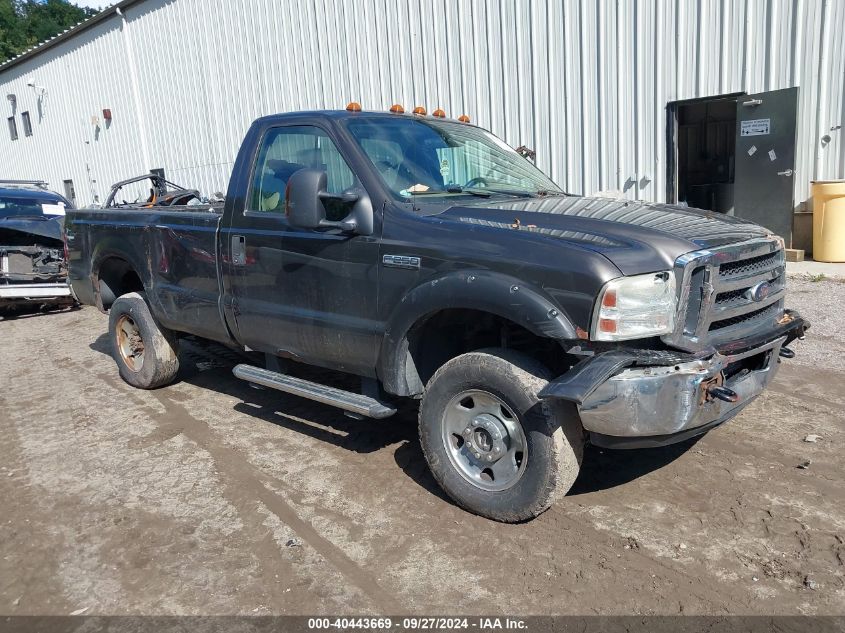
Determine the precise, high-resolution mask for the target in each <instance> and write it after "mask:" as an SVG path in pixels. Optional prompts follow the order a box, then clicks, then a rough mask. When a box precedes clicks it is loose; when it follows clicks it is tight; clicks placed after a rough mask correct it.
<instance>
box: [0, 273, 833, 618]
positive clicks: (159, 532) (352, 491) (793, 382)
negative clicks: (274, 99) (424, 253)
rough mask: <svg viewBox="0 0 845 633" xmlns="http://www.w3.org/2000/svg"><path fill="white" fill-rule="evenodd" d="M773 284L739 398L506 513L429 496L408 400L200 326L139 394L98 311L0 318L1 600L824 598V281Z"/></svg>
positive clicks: (809, 605)
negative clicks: (319, 382)
mask: <svg viewBox="0 0 845 633" xmlns="http://www.w3.org/2000/svg"><path fill="white" fill-rule="evenodd" d="M790 303H791V305H792V306H793V307H795V308H798V309H799V310H800V311H801V312H802V313H803V314H804V315H805V316H807V317H808V318H809V319H810V320H811V321H812V322H813V328H812V329H811V330H810V332H809V334H808V336H807V340H806V341H804V342H796V343H795V345H794V349H795V350H796V352H797V354H798V355H797V357H796V358H795V359H794V360H793V361H785V362H784V363H783V364H782V366H781V371H780V373H779V374H778V377H777V378H776V380H775V381H774V383H773V385H772V386H771V388H770V389H769V390H768V391H767V392H766V393H765V394H763V395H762V396H761V397H760V398H758V399H757V400H756V401H754V402H753V403H752V404H750V405H749V406H748V407H747V408H746V409H745V410H744V411H743V412H742V413H741V414H740V415H739V416H737V418H735V419H734V420H733V421H731V422H730V423H729V424H727V425H725V426H723V427H721V428H719V429H716V430H715V431H712V432H711V433H709V434H707V435H706V436H705V437H703V438H701V439H699V440H696V441H690V442H686V443H684V444H680V445H676V446H673V447H668V448H664V449H654V450H640V451H625V452H623V451H603V450H597V449H594V448H588V450H587V453H586V459H585V464H584V467H583V469H582V472H581V476H580V477H579V479H578V481H577V482H576V484H575V487H574V489H573V491H572V493H571V494H570V495H569V496H568V497H567V498H566V499H564V500H563V502H562V503H560V504H559V505H557V506H555V507H554V508H552V509H551V510H549V511H548V512H547V513H545V514H543V515H542V516H540V517H539V518H538V519H536V520H534V521H531V522H529V523H525V524H521V525H502V524H497V523H493V522H490V521H486V520H484V519H480V518H478V517H475V516H472V515H469V514H467V513H465V512H463V511H461V510H460V509H458V508H456V507H455V506H454V505H453V504H452V503H450V502H449V501H448V499H446V498H444V496H443V495H442V494H441V493H440V491H439V490H438V489H437V487H436V485H435V484H434V481H433V480H432V478H431V476H430V475H429V474H428V472H427V470H426V467H425V464H424V462H423V458H422V455H421V453H420V448H419V444H418V441H417V439H416V431H415V428H414V423H415V416H416V409H415V406H414V405H413V404H412V403H411V404H407V405H406V406H404V407H403V408H402V409H401V411H400V413H399V414H398V415H397V416H396V417H395V418H392V419H390V420H386V421H380V422H376V421H364V422H356V421H353V420H350V419H349V418H346V417H344V416H343V415H341V414H340V413H338V412H337V411H336V410H333V409H331V408H328V407H324V406H321V405H317V404H314V403H311V402H308V401H304V400H301V399H298V398H295V397H289V396H285V395H282V394H277V393H275V392H268V391H256V390H254V389H251V388H249V386H247V385H246V384H244V383H243V382H241V381H238V380H236V379H235V378H233V377H232V375H231V371H230V370H231V366H232V364H233V363H234V362H235V360H236V359H235V357H234V356H233V355H232V354H231V353H228V352H221V351H220V350H219V349H217V348H213V347H209V346H207V345H198V344H188V345H185V346H184V348H183V351H182V353H181V362H182V367H183V368H182V370H181V372H180V377H179V380H178V381H177V382H176V383H175V384H173V385H171V386H168V387H166V388H163V389H159V390H155V391H138V390H134V389H132V388H130V387H129V386H128V385H126V384H124V383H123V382H122V381H121V380H120V379H119V378H118V375H117V370H116V368H115V366H114V363H113V361H112V359H111V358H110V357H109V355H108V340H107V337H106V336H105V334H104V332H105V327H106V319H105V317H104V316H103V315H101V314H99V313H98V312H97V311H96V310H93V309H90V308H85V309H82V310H77V311H66V312H61V313H54V314H43V315H42V314H33V315H22V316H20V317H18V318H16V319H13V320H6V321H3V322H0V335H2V341H3V343H2V347H0V350H2V351H0V354H2V358H1V359H0V360H2V362H0V384H2V386H3V389H2V392H0V411H2V415H0V503H2V514H0V614H9V615H12V614H67V613H71V612H75V611H79V610H83V609H84V610H85V613H86V614H212V613H213V614H271V613H273V614H275V613H284V614H321V613H323V614H330V613H335V614H338V613H341V614H354V613H375V614H377V613H390V614H399V613H408V612H412V613H418V614H420V613H422V614H432V613H443V614H455V613H465V614H472V613H475V614H478V613H485V614H491V613H492V614H511V615H527V614H631V613H633V614H655V613H659V614H677V613H684V614H717V615H722V614H843V613H845V577H844V576H843V571H844V570H845V566H844V563H845V487H843V486H842V474H843V472H842V454H843V448H845V442H843V440H844V439H845V436H844V435H843V406H845V391H843V377H845V373H843V360H842V359H843V354H842V352H843V349H845V335H844V334H843V333H842V331H841V329H840V328H839V324H841V323H842V316H841V315H842V308H843V306H845V284H842V283H834V282H818V283H812V282H805V281H797V280H793V281H792V283H791V288H790ZM315 377H316V378H318V379H319V378H324V377H325V375H320V376H315ZM808 434H814V435H818V436H820V439H818V441H816V442H806V441H804V438H805V437H806V436H807V435H808ZM807 462H809V465H808V467H806V468H798V466H799V465H803V464H805V463H807Z"/></svg>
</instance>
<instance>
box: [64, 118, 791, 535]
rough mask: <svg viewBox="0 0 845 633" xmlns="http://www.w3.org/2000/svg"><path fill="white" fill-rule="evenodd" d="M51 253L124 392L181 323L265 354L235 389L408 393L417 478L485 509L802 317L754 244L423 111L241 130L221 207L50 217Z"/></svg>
mask: <svg viewBox="0 0 845 633" xmlns="http://www.w3.org/2000/svg"><path fill="white" fill-rule="evenodd" d="M67 240H68V248H69V253H70V278H71V282H72V286H73V289H74V291H75V294H76V295H77V297H78V298H79V299H80V300H81V301H82V302H83V303H88V304H92V305H96V306H98V307H99V308H100V309H101V310H103V311H108V312H109V313H110V314H109V331H110V336H111V340H112V342H113V349H114V357H115V360H116V362H117V365H118V367H119V369H120V374H121V376H122V377H123V378H124V379H125V380H126V381H127V382H128V383H130V384H132V385H134V386H136V387H140V388H154V387H159V386H162V385H165V384H167V383H168V382H170V381H172V380H173V379H174V378H175V376H176V374H177V371H178V365H179V361H178V354H177V350H178V341H179V337H180V336H182V335H185V334H191V335H195V336H199V337H204V338H207V339H212V340H214V341H219V342H221V343H224V344H226V345H229V346H231V347H233V348H237V349H239V350H244V351H248V352H258V353H263V354H264V356H261V355H260V354H255V355H254V357H256V358H260V359H264V360H262V361H261V362H256V363H252V364H242V365H238V366H237V367H236V368H235V370H234V372H235V374H236V375H237V376H238V377H239V378H242V379H244V380H247V381H250V382H252V383H255V384H260V385H264V386H266V387H271V388H274V389H278V390H281V391H284V392H288V393H294V394H298V395H300V396H303V397H306V398H311V399H313V400H316V401H319V402H322V403H325V404H329V405H332V406H335V407H338V408H340V409H343V410H345V411H346V412H347V413H349V414H350V415H353V416H369V417H374V418H382V417H387V416H390V415H391V414H393V413H394V412H395V404H394V403H395V401H396V399H397V398H417V399H420V400H421V403H420V407H419V409H420V413H419V432H420V441H421V444H422V448H423V451H424V453H425V457H426V459H427V461H428V464H429V466H430V468H431V471H432V473H433V474H434V476H435V478H436V479H437V481H438V482H439V483H440V485H441V486H442V487H443V489H444V490H445V491H446V492H447V493H448V494H449V495H450V496H451V497H452V498H453V499H454V500H455V501H456V502H457V503H458V504H460V505H461V506H463V507H464V508H467V509H468V510H471V511H473V512H476V513H478V514H481V515H483V516H486V517H490V518H493V519H497V520H501V521H519V520H524V519H528V518H531V517H533V516H535V515H537V514H539V513H540V512H542V511H543V510H544V509H546V508H547V507H548V506H549V505H550V504H551V503H552V501H553V500H554V499H555V498H556V497H558V496H562V495H564V494H565V493H566V492H567V491H568V490H569V488H570V487H571V486H572V484H573V482H574V481H575V478H576V476H577V474H578V470H579V467H580V464H581V460H582V455H583V447H584V444H585V442H587V441H590V442H593V443H594V444H597V445H599V446H604V447H619V448H623V447H626V448H635V447H643V446H659V445H664V444H669V443H672V442H677V441H681V440H684V439H686V438H690V437H693V436H695V435H699V434H701V433H704V432H706V431H707V430H709V429H712V428H713V427H715V426H717V425H719V424H721V423H723V422H725V421H726V420H728V419H729V418H731V417H732V416H734V415H735V414H736V413H737V412H739V411H740V410H741V409H742V408H743V407H744V406H745V405H746V404H748V403H749V402H750V401H751V400H752V399H753V398H754V397H755V396H757V395H758V394H759V393H760V392H761V391H762V389H763V388H764V387H765V386H766V385H767V384H768V383H769V381H771V379H772V377H773V375H774V374H775V371H776V369H777V367H778V363H779V362H780V359H781V358H790V357H791V356H793V352H792V350H790V349H789V348H788V347H787V346H788V344H789V343H790V342H791V341H792V340H794V339H796V338H801V337H802V336H803V334H804V330H805V328H806V327H807V323H805V321H804V320H803V319H802V318H801V317H800V316H799V315H798V314H797V313H795V312H793V311H790V310H787V309H785V308H784V294H785V287H784V283H785V272H784V250H783V242H782V240H781V239H780V238H778V237H776V236H774V235H772V234H771V233H770V232H769V231H768V230H766V229H764V228H761V227H760V226H757V225H754V224H749V223H746V222H743V221H740V220H738V219H735V218H733V217H727V216H724V215H719V214H712V213H707V212H703V211H698V210H694V209H688V208H683V207H677V206H669V205H656V204H645V203H641V202H633V201H629V200H611V199H599V198H584V197H578V196H572V195H567V194H566V193H564V192H563V191H561V189H560V188H559V187H557V186H556V185H555V184H554V183H553V182H552V181H551V180H549V179H548V178H547V177H546V176H544V175H543V174H542V173H541V172H540V171H539V170H537V169H536V168H535V167H534V166H533V164H531V163H530V162H528V161H527V160H526V159H524V158H522V157H521V156H520V155H519V154H517V153H516V152H515V151H514V150H512V149H511V148H510V147H508V146H507V145H506V144H505V143H503V142H502V141H500V140H499V139H497V138H496V137H494V136H493V135H491V134H489V133H488V132H486V131H484V130H482V129H480V128H478V127H475V126H472V125H470V124H468V123H462V122H457V121H451V120H446V119H444V118H438V117H431V116H421V115H407V114H389V113H374V112H358V111H326V112H305V113H296V114H283V115H276V116H270V117H265V118H261V119H258V120H257V121H255V123H253V125H252V127H251V128H250V130H249V132H248V134H247V136H246V139H245V140H244V142H243V146H242V147H241V150H240V153H239V154H238V157H237V160H236V162H235V165H234V168H233V172H232V175H231V180H230V183H229V190H228V194H227V196H226V200H225V204H224V205H223V206H222V208H216V207H213V206H192V207H184V208H179V207H167V208H156V207H154V206H153V207H149V206H147V207H145V208H123V209H79V210H72V211H71V210H69V211H68V212H67ZM279 359H294V360H296V361H301V362H302V363H308V364H312V365H318V366H322V367H326V368H331V369H334V370H338V371H341V372H347V373H349V374H353V375H357V376H360V377H361V389H360V390H359V391H356V392H352V391H346V390H341V389H339V388H337V387H336V386H331V385H324V384H317V383H314V382H309V381H306V380H303V379H301V378H298V377H295V376H293V375H291V373H290V372H282V371H280V370H279V364H278V361H279ZM259 365H260V366H259ZM294 373H295V372H294Z"/></svg>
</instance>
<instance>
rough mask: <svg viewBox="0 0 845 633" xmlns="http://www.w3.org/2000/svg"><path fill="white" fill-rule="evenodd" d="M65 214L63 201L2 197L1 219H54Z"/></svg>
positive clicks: (0, 203)
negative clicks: (43, 217) (44, 217)
mask: <svg viewBox="0 0 845 633" xmlns="http://www.w3.org/2000/svg"><path fill="white" fill-rule="evenodd" d="M64 214H65V203H64V202H62V201H61V200H55V199H52V198H30V197H25V198H24V197H21V198H19V197H15V196H13V195H12V196H6V195H0V218H11V217H38V216H46V217H52V216H56V215H64Z"/></svg>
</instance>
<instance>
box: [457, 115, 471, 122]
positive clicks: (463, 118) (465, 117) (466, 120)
mask: <svg viewBox="0 0 845 633" xmlns="http://www.w3.org/2000/svg"><path fill="white" fill-rule="evenodd" d="M458 121H460V122H461V123H469V117H468V116H467V115H466V114H462V115H461V116H459V117H458Z"/></svg>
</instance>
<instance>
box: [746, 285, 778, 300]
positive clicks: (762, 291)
mask: <svg viewBox="0 0 845 633" xmlns="http://www.w3.org/2000/svg"><path fill="white" fill-rule="evenodd" d="M771 291H772V284H770V283H769V282H768V281H761V282H760V283H759V284H757V285H756V286H752V287H751V288H749V290H748V297H749V299H751V300H752V301H763V300H764V299H765V298H766V297H768V296H769V293H770V292H771Z"/></svg>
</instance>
